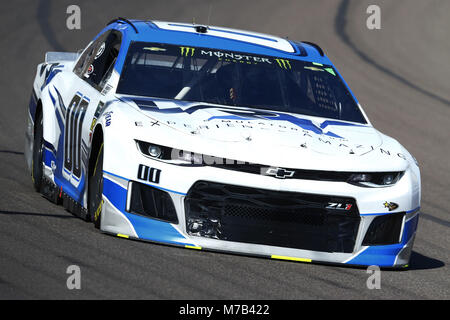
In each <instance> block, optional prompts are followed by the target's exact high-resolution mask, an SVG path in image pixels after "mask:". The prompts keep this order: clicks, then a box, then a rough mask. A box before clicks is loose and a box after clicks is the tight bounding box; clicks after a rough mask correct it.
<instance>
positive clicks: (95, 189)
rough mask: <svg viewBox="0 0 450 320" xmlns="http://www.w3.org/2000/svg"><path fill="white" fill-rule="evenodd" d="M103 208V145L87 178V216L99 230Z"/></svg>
mask: <svg viewBox="0 0 450 320" xmlns="http://www.w3.org/2000/svg"><path fill="white" fill-rule="evenodd" d="M102 206H103V143H102V145H101V146H100V150H99V151H98V153H97V155H96V161H95V166H94V169H93V171H92V174H91V176H90V177H89V214H90V216H91V220H92V221H93V222H94V226H95V227H96V228H97V229H100V220H101V214H102Z"/></svg>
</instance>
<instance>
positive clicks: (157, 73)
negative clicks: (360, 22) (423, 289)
mask: <svg viewBox="0 0 450 320" xmlns="http://www.w3.org/2000/svg"><path fill="white" fill-rule="evenodd" d="M25 150H26V151H25V157H26V161H27V165H28V168H29V170H30V173H31V177H32V182H33V185H34V188H35V189H36V190H37V191H39V192H41V193H42V194H43V195H44V196H45V197H46V198H48V199H50V200H51V201H53V202H55V203H62V204H63V206H64V207H65V208H66V209H67V210H68V211H70V212H72V213H73V214H75V215H76V216H79V217H81V218H83V219H85V220H87V221H92V222H93V223H94V225H95V227H97V228H99V229H100V230H101V231H103V232H105V233H109V234H113V235H116V236H119V237H123V238H130V239H140V240H145V241H150V242H157V243H163V244H169V245H175V246H181V247H185V248H192V249H205V250H212V251H223V252H231V253H238V254H243V255H256V256H264V257H269V258H272V259H284V260H293V261H302V262H320V263H331V264H346V265H359V266H361V265H362V266H368V265H377V266H380V267H394V268H400V267H406V266H408V263H409V260H410V255H411V250H412V247H413V242H414V238H415V234H416V230H417V224H418V219H419V210H420V198H421V181H420V171H419V167H418V163H417V161H416V160H415V158H414V157H413V156H412V155H411V154H410V153H409V152H408V151H407V150H406V149H405V148H404V147H403V146H402V145H401V144H400V143H399V142H397V141H396V140H394V139H393V138H390V137H388V136H386V135H384V134H382V133H381V132H379V131H377V130H376V129H375V128H374V127H373V126H372V124H371V123H370V121H369V119H368V118H367V116H366V114H365V113H364V111H363V109H362V107H361V105H360V104H359V103H358V101H357V99H356V98H355V96H354V94H353V93H352V92H351V90H350V89H349V87H348V85H347V84H346V83H345V81H344V80H343V79H342V77H341V75H340V74H339V72H338V70H337V69H336V68H335V67H334V65H333V64H332V62H331V61H330V60H329V59H328V58H327V56H326V55H325V54H324V51H323V50H322V49H321V47H319V46H318V45H316V44H314V43H311V42H302V41H292V40H288V39H284V38H280V37H276V36H272V35H267V34H261V33H255V32H249V31H243V30H236V29H230V28H223V27H215V26H205V25H197V24H189V23H174V22H163V21H144V20H127V19H125V18H118V19H115V20H113V21H111V22H110V23H108V24H107V26H106V27H105V28H104V29H103V30H102V31H101V32H100V33H99V34H98V35H97V36H96V37H95V38H94V39H93V40H92V41H91V42H90V43H89V44H88V45H87V47H86V48H85V49H84V50H83V51H82V52H80V53H79V54H77V53H70V52H47V53H46V56H45V62H43V63H41V64H39V65H38V66H37V73H36V77H35V80H34V84H33V90H32V95H31V99H30V103H29V108H28V112H27V127H26V148H25Z"/></svg>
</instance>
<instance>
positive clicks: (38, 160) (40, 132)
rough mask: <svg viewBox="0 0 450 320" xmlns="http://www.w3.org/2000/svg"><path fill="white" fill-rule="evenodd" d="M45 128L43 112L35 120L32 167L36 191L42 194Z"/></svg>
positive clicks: (32, 177)
mask: <svg viewBox="0 0 450 320" xmlns="http://www.w3.org/2000/svg"><path fill="white" fill-rule="evenodd" d="M43 155H44V127H43V117H42V112H40V113H38V116H37V118H36V119H35V130H34V140H33V161H32V165H31V179H32V181H33V185H34V189H35V190H36V191H37V192H40V191H41V189H42V184H43V183H42V179H43V177H44V164H43V157H44V156H43Z"/></svg>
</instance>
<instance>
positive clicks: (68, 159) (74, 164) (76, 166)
mask: <svg viewBox="0 0 450 320" xmlns="http://www.w3.org/2000/svg"><path fill="white" fill-rule="evenodd" d="M89 101H90V100H89V99H88V98H87V97H83V95H82V94H81V93H79V92H77V94H76V95H75V96H74V97H73V99H72V101H71V102H70V104H69V107H68V108H67V112H66V126H65V128H64V168H65V169H66V172H67V171H68V172H71V173H72V175H73V176H75V177H76V178H78V179H80V177H81V152H80V151H81V128H82V125H83V119H84V115H85V114H86V109H87V106H88V105H89Z"/></svg>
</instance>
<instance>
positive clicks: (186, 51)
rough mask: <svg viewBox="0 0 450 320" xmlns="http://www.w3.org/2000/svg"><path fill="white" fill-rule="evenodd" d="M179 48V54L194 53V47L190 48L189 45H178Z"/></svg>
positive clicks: (186, 55)
mask: <svg viewBox="0 0 450 320" xmlns="http://www.w3.org/2000/svg"><path fill="white" fill-rule="evenodd" d="M180 49H181V55H182V56H185V57H188V56H191V57H192V56H193V55H194V51H195V48H191V47H180Z"/></svg>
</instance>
